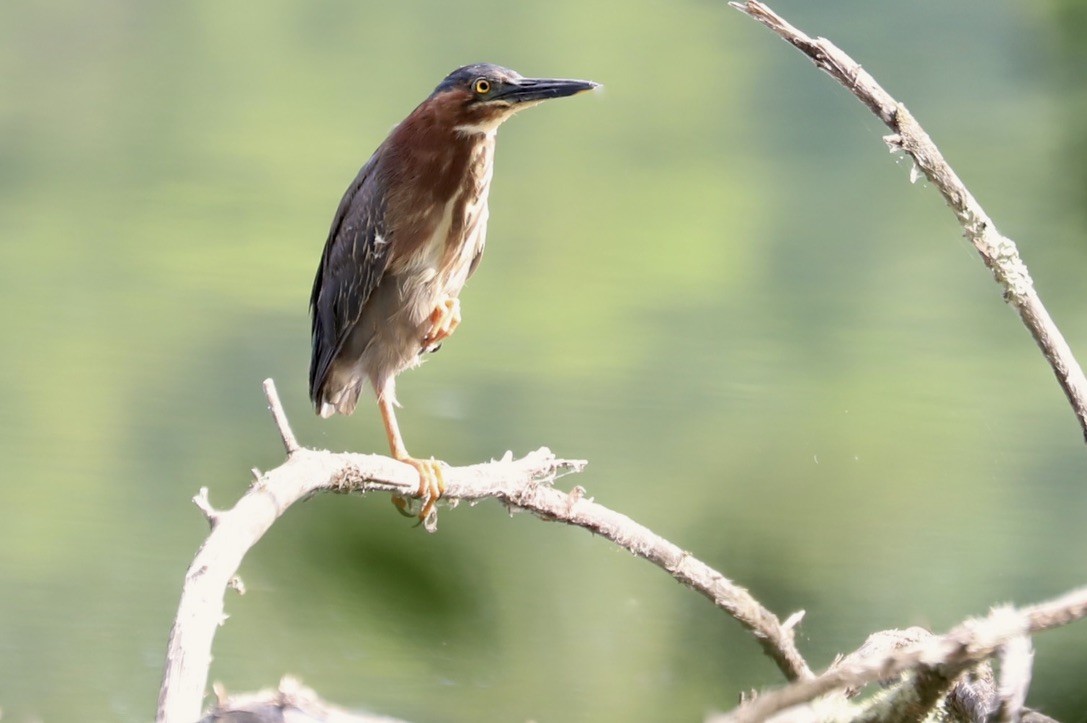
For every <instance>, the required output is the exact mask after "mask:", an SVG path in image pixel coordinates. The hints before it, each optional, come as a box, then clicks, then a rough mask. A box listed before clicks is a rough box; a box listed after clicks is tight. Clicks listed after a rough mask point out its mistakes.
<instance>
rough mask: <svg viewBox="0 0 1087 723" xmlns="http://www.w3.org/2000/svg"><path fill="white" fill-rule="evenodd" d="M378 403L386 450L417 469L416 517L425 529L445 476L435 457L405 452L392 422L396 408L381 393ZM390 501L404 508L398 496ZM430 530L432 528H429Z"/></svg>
mask: <svg viewBox="0 0 1087 723" xmlns="http://www.w3.org/2000/svg"><path fill="white" fill-rule="evenodd" d="M377 404H378V407H379V408H380V409H381V420H382V421H383V422H384V423H385V434H386V436H388V438H389V450H390V451H391V452H392V455H393V458H394V459H397V460H399V461H401V462H404V463H405V464H410V465H411V466H412V467H414V468H415V469H416V471H417V472H418V473H419V491H418V493H417V496H418V497H419V499H420V500H422V501H423V507H422V509H421V510H419V521H420V522H422V523H423V525H424V527H426V528H427V529H428V530H430V529H431V527H432V526H433V520H431V519H430V518H431V516H434V517H435V518H436V517H437V514H438V512H437V510H436V509H435V505H437V504H438V499H439V498H440V497H441V496H442V494H443V493H444V492H445V478H444V477H443V476H442V465H443V464H444V463H443V462H440V461H438V460H436V459H415V458H414V457H412V456H411V455H410V454H408V450H407V448H405V447H404V438H403V437H401V436H400V426H399V425H398V424H397V423H396V411H395V410H394V409H393V403H392V402H391V401H389V399H388V398H386V396H385V395H384V394H379V395H378V400H377ZM393 504H394V505H396V507H397V508H398V509H399V510H400V511H401V512H402V513H404V514H409V513H408V512H407V503H406V502H405V501H404V499H403V498H402V497H394V498H393ZM431 531H433V530H431Z"/></svg>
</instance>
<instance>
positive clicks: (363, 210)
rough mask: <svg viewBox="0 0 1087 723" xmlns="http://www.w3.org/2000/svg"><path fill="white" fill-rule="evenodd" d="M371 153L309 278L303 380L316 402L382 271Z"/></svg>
mask: <svg viewBox="0 0 1087 723" xmlns="http://www.w3.org/2000/svg"><path fill="white" fill-rule="evenodd" d="M376 157H377V154H375V155H374V157H373V158H371V159H370V160H369V161H368V162H367V163H366V165H365V166H363V167H362V169H361V170H360V171H359V174H358V176H356V178H355V180H354V182H352V184H351V186H350V187H348V189H347V192H346V193H345V194H344V196H343V200H341V201H340V205H339V208H337V209H336V215H335V216H334V217H333V219H332V227H331V229H330V230H329V232H328V240H327V241H326V242H325V249H324V253H323V254H322V255H321V263H320V266H318V268H317V275H316V277H315V278H314V280H313V291H312V293H311V295H310V312H311V314H312V317H313V318H312V335H313V354H312V357H311V359H310V374H309V384H310V399H311V400H312V401H313V402H314V404H317V405H320V398H321V390H322V387H323V386H324V383H325V380H326V378H327V377H328V372H329V369H330V367H331V366H332V363H333V361H334V360H335V359H336V355H337V354H338V353H339V351H340V349H341V348H342V346H343V344H344V341H345V340H346V339H347V337H348V336H349V334H350V332H351V330H352V329H353V328H354V326H355V324H357V323H358V320H359V317H360V316H361V315H362V309H363V307H364V306H365V305H366V302H367V300H368V299H369V298H370V296H371V294H373V292H374V289H375V288H377V285H378V283H379V282H380V281H381V277H382V276H383V275H384V273H385V266H386V260H387V259H386V257H387V255H388V254H387V249H388V243H387V239H385V238H384V236H385V224H384V216H385V199H384V197H383V196H382V194H381V193H380V190H379V189H378V184H377V183H376V182H375V179H374V166H375V165H376V161H375V159H376Z"/></svg>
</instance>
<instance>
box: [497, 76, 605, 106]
mask: <svg viewBox="0 0 1087 723" xmlns="http://www.w3.org/2000/svg"><path fill="white" fill-rule="evenodd" d="M599 87H600V83H594V82H593V81H591V80H566V79H563V78H520V79H518V80H516V81H513V82H511V83H509V84H508V85H506V86H505V87H504V88H502V90H501V91H499V92H498V93H497V94H496V95H494V96H493V97H492V98H491V100H501V101H505V102H507V103H510V104H519V103H531V102H538V101H541V100H548V99H550V98H565V97H566V96H568V95H576V94H578V93H584V92H585V91H587V90H593V89H594V88H599Z"/></svg>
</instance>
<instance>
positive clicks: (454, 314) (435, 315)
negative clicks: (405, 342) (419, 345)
mask: <svg viewBox="0 0 1087 723" xmlns="http://www.w3.org/2000/svg"><path fill="white" fill-rule="evenodd" d="M459 325H460V299H458V298H456V297H454V296H447V297H445V298H444V299H442V303H440V304H438V305H437V306H435V307H434V311H432V312H430V330H429V331H428V332H427V333H426V335H425V336H424V337H423V348H424V349H429V348H431V347H433V346H435V345H436V344H440V343H442V341H443V340H445V339H448V338H449V337H450V336H451V335H452V334H453V332H454V331H456V330H457V326H459Z"/></svg>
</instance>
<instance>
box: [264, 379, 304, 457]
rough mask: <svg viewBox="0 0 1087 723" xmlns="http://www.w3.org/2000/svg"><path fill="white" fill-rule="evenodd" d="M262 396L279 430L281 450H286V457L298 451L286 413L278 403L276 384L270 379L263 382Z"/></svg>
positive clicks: (296, 440) (280, 403)
mask: <svg viewBox="0 0 1087 723" xmlns="http://www.w3.org/2000/svg"><path fill="white" fill-rule="evenodd" d="M264 396H265V397H266V398H267V399H268V410H269V411H270V412H271V413H272V420H273V421H274V422H275V423H276V429H278V430H279V437H280V439H282V440H283V448H284V449H286V450H287V456H288V457H290V456H291V455H292V454H294V453H295V452H297V451H298V449H299V447H300V445H299V444H298V439H296V438H295V436H294V432H292V431H291V425H290V423H289V422H288V421H287V413H286V412H284V411H283V403H282V402H280V401H279V393H278V392H277V391H276V383H275V381H273V380H272V379H271V378H268V379H265V380H264Z"/></svg>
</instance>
